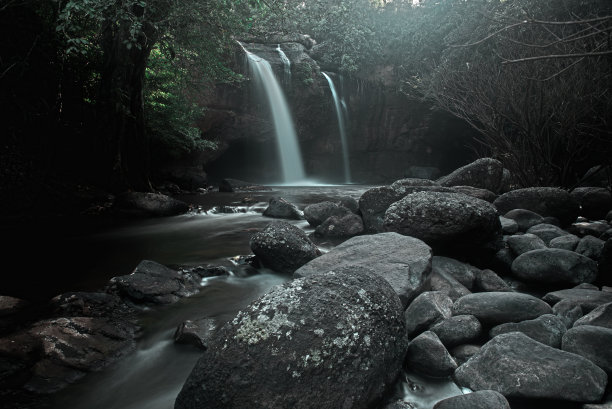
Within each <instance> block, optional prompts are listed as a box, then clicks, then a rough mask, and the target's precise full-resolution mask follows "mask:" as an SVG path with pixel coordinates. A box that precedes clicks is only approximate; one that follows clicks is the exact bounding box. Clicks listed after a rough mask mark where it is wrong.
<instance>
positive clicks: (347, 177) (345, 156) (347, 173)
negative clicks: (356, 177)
mask: <svg viewBox="0 0 612 409" xmlns="http://www.w3.org/2000/svg"><path fill="white" fill-rule="evenodd" d="M321 74H323V76H324V77H325V79H326V80H327V83H328V84H329V89H330V90H331V93H332V97H333V98H334V106H335V108H336V117H337V118H338V131H339V132H340V142H341V143H342V164H343V169H344V182H345V183H351V166H350V162H349V153H348V141H347V138H346V128H345V125H344V111H346V104H343V103H344V101H341V100H340V97H339V96H338V92H337V91H336V87H335V86H334V81H333V80H332V79H331V77H330V76H329V75H327V74H326V73H324V72H321ZM343 108H344V109H343Z"/></svg>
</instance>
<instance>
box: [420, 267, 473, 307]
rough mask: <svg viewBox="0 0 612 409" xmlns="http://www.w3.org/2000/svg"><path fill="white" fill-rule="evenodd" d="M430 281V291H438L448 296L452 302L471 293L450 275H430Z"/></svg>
mask: <svg viewBox="0 0 612 409" xmlns="http://www.w3.org/2000/svg"><path fill="white" fill-rule="evenodd" d="M430 281H431V290H432V291H440V292H442V293H444V294H446V295H448V296H449V297H450V299H451V300H453V301H456V300H457V299H459V298H461V297H463V296H464V295H468V294H471V293H472V292H471V291H470V290H468V289H467V288H465V287H464V286H463V284H461V283H460V282H459V281H457V280H456V279H455V277H453V276H451V275H450V274H446V273H441V274H440V273H432V274H431V279H430Z"/></svg>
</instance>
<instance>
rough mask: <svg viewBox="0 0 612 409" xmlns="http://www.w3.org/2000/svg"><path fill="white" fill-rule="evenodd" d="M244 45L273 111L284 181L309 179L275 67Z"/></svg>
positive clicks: (251, 65)
mask: <svg viewBox="0 0 612 409" xmlns="http://www.w3.org/2000/svg"><path fill="white" fill-rule="evenodd" d="M243 49H244V51H245V52H246V55H247V60H248V63H249V70H250V72H251V76H252V80H253V81H254V82H255V83H256V85H257V86H258V87H259V88H260V89H262V90H263V92H264V94H265V96H266V100H267V102H268V106H269V108H270V112H271V113H272V120H273V123H274V131H275V133H276V141H277V146H278V150H279V157H280V160H281V167H282V175H283V180H282V182H284V183H293V184H295V183H296V182H301V181H303V180H305V179H306V174H305V172H304V164H303V162H302V154H301V152H300V145H299V143H298V138H297V134H296V132H295V128H294V126H293V119H292V117H291V113H290V111H289V105H288V104H287V100H286V99H285V95H284V93H283V90H282V88H281V86H280V85H279V83H278V81H277V79H276V76H275V75H274V71H272V67H271V66H270V63H269V62H268V61H266V60H264V59H263V58H261V57H259V56H257V55H255V54H253V53H251V52H249V51H248V50H246V48H244V46H243ZM279 49H280V47H279ZM281 52H282V50H281ZM283 55H284V53H283ZM285 58H286V56H285ZM287 61H288V60H287Z"/></svg>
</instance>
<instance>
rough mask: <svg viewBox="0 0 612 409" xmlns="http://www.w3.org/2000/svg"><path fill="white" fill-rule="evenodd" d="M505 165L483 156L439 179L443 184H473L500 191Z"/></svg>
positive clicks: (473, 185) (477, 186)
mask: <svg viewBox="0 0 612 409" xmlns="http://www.w3.org/2000/svg"><path fill="white" fill-rule="evenodd" d="M503 169H504V167H503V165H502V164H501V162H500V161H498V160H497V159H493V158H481V159H478V160H476V161H474V162H472V163H469V164H467V165H465V166H462V167H460V168H459V169H456V170H455V171H453V172H452V173H450V174H449V175H446V176H443V177H441V178H440V179H438V180H437V182H438V183H439V184H440V185H442V186H472V187H476V188H480V189H487V190H490V191H492V192H497V191H499V188H500V187H501V183H502V174H503Z"/></svg>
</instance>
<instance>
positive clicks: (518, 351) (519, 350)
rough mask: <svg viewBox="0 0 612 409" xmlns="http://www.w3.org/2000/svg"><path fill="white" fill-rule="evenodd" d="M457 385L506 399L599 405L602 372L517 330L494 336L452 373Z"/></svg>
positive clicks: (604, 379) (605, 379) (577, 356)
mask: <svg viewBox="0 0 612 409" xmlns="http://www.w3.org/2000/svg"><path fill="white" fill-rule="evenodd" d="M455 379H456V381H457V382H458V383H459V385H461V386H465V387H468V388H470V389H472V390H475V391H477V390H484V389H492V390H495V391H498V392H499V393H501V394H502V395H504V396H505V397H507V398H542V399H561V400H568V401H573V402H597V401H599V400H600V399H601V398H602V396H603V394H604V391H605V388H606V383H607V381H608V379H607V376H606V373H605V372H604V371H603V370H602V369H600V368H599V367H597V366H596V365H595V364H594V363H592V362H591V361H589V360H588V359H585V358H583V357H581V356H579V355H576V354H571V353H569V352H565V351H561V350H559V349H556V348H552V347H549V346H547V345H544V344H542V343H540V342H537V341H535V340H533V339H531V338H529V337H528V336H527V335H525V334H523V333H520V332H510V333H508V334H502V335H498V336H496V337H495V338H493V339H492V340H490V341H489V342H487V343H486V344H485V345H484V346H483V347H482V348H481V349H480V351H479V352H478V353H477V354H476V355H474V356H473V357H472V358H471V359H470V360H469V361H467V362H466V363H464V364H463V365H461V366H460V367H459V368H457V370H456V371H455Z"/></svg>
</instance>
